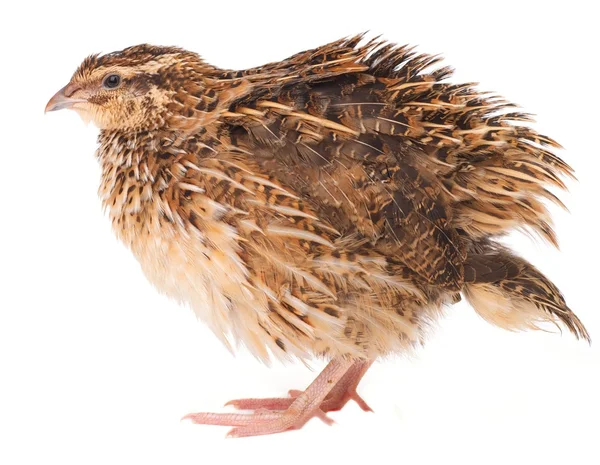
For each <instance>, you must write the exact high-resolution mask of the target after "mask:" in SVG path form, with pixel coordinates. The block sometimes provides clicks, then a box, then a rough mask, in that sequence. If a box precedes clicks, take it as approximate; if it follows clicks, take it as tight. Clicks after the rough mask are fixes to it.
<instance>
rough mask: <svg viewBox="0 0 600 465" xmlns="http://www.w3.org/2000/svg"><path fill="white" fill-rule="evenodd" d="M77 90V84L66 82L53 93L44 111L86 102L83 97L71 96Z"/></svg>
mask: <svg viewBox="0 0 600 465" xmlns="http://www.w3.org/2000/svg"><path fill="white" fill-rule="evenodd" d="M77 90H79V86H77V85H74V84H67V85H66V86H65V87H63V88H62V89H60V90H59V91H58V92H57V93H56V94H54V96H53V97H52V98H51V99H50V100H48V103H47V104H46V109H45V110H44V113H48V112H49V111H55V110H62V109H63V108H71V107H72V106H73V105H75V104H76V103H82V102H87V100H85V99H81V98H72V97H71V96H72V95H73V94H74V93H75V92H76V91H77Z"/></svg>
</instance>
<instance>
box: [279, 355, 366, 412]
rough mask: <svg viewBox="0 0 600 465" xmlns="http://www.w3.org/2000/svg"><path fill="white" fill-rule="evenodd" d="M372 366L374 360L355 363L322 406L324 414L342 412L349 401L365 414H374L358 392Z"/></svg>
mask: <svg viewBox="0 0 600 465" xmlns="http://www.w3.org/2000/svg"><path fill="white" fill-rule="evenodd" d="M372 364H373V360H359V361H356V362H354V365H352V366H351V367H350V369H349V370H348V371H347V372H346V374H345V375H344V377H343V378H342V379H341V380H340V381H339V382H338V383H337V384H336V385H335V387H334V388H333V389H332V390H331V391H330V392H329V395H328V396H327V397H326V398H325V401H324V402H323V403H322V404H321V410H323V412H331V411H334V410H341V409H342V407H344V405H346V404H347V403H348V401H349V400H353V401H354V402H356V403H357V404H358V406H359V407H360V408H361V409H363V410H364V411H365V412H372V411H373V409H372V408H371V407H369V406H368V405H367V403H366V402H365V401H364V400H363V399H362V397H360V396H359V395H358V393H357V392H356V388H357V386H358V383H359V382H360V380H361V379H362V377H363V376H364V375H365V373H366V372H367V370H368V369H369V367H370V366H371V365H372ZM290 394H291V393H290Z"/></svg>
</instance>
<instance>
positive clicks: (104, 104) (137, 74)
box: [46, 45, 210, 130]
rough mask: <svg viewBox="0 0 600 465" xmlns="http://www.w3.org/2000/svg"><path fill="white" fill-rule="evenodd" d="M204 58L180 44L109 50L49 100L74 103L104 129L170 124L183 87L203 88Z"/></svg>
mask: <svg viewBox="0 0 600 465" xmlns="http://www.w3.org/2000/svg"><path fill="white" fill-rule="evenodd" d="M209 70H210V67H209V66H208V65H206V64H205V63H204V62H203V61H202V60H201V59H200V57H199V56H198V55H197V54H195V53H192V52H188V51H185V50H183V49H180V48H175V47H155V46H151V45H137V46H134V47H129V48H126V49H124V50H122V51H120V52H114V53H110V54H107V55H102V56H99V55H92V56H89V57H88V58H86V59H85V60H84V61H83V63H81V65H80V66H79V68H78V69H77V71H75V74H73V77H72V78H71V80H70V81H69V83H68V84H67V85H66V86H65V87H63V88H62V89H60V90H59V91H58V92H57V93H56V94H55V95H54V96H53V97H52V98H51V99H50V101H49V102H48V104H47V105H46V111H54V110H60V109H63V108H70V109H73V110H75V111H76V112H77V113H79V115H80V116H81V117H82V118H83V119H84V120H85V121H92V122H93V123H94V124H95V125H96V126H98V127H99V128H100V129H108V130H114V129H124V130H128V129H132V130H136V129H154V128H159V127H161V126H163V125H165V124H166V121H167V120H168V119H169V117H170V115H172V114H173V113H175V112H177V111H178V109H180V108H179V107H181V105H179V104H178V102H177V94H178V92H180V91H182V90H183V87H186V86H189V85H190V83H191V84H192V85H194V86H195V87H196V89H195V90H196V91H200V92H201V91H202V89H201V87H202V76H203V72H205V71H209Z"/></svg>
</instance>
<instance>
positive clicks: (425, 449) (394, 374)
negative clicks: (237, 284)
mask: <svg viewBox="0 0 600 465" xmlns="http://www.w3.org/2000/svg"><path fill="white" fill-rule="evenodd" d="M207 3H208V4H204V2H201V1H195V2H185V3H184V2H177V1H173V0H171V1H168V2H165V1H161V2H157V3H153V2H149V1H146V2H143V3H140V4H139V5H137V6H130V5H129V4H126V3H125V2H111V1H108V0H102V1H96V2H72V3H71V2H60V1H57V0H55V1H52V2H46V3H43V4H41V3H40V4H39V5H35V4H34V5H32V4H29V5H24V4H23V6H15V5H16V2H13V3H11V4H9V5H10V6H3V13H2V16H3V23H4V24H3V27H2V30H1V32H0V34H2V38H1V39H2V40H1V44H2V54H1V59H2V71H1V73H0V79H1V80H2V85H1V87H0V89H1V90H0V92H1V93H2V98H1V100H0V105H1V112H0V118H1V119H2V122H1V126H0V127H1V131H2V132H1V135H2V137H1V139H0V141H1V145H0V202H1V214H0V235H1V236H2V237H1V241H0V253H1V257H0V267H1V268H0V274H1V279H0V286H1V291H0V463H2V464H6V465H13V464H41V463H60V464H203V463H210V464H229V463H232V464H234V463H235V464H238V463H239V464H241V463H245V464H253V463H260V464H282V463H285V464H307V463H313V464H321V463H338V462H339V463H344V464H359V463H360V464H364V463H377V464H438V463H445V464H454V463H460V464H463V465H464V464H481V463H485V464H496V463H498V464H500V463H511V464H538V463H539V464H566V463H568V464H596V465H597V464H599V463H600V444H599V442H600V424H599V421H600V420H599V419H600V405H599V397H600V353H599V350H598V344H596V345H595V346H592V348H590V347H588V346H586V345H585V344H584V343H581V342H579V343H578V342H576V341H575V340H574V338H573V337H572V336H571V335H570V334H567V333H565V334H563V337H561V336H560V335H557V334H545V333H519V334H515V333H509V332H505V331H502V330H500V329H496V328H494V327H491V326H489V325H488V324H487V323H485V322H484V321H483V320H481V319H480V318H479V317H478V316H477V315H476V314H475V313H474V312H473V311H472V310H471V309H470V308H469V307H468V305H467V304H465V303H461V304H460V305H457V306H455V307H453V308H451V309H450V311H449V312H448V317H447V318H446V319H445V320H443V321H442V322H441V323H440V325H439V329H438V330H437V332H436V333H435V335H434V337H433V338H432V339H431V341H430V342H429V344H428V345H427V346H426V347H425V348H424V349H423V350H421V351H420V352H419V353H418V356H417V357H413V358H410V359H409V358H406V357H404V358H403V357H398V358H396V359H390V360H383V361H380V362H379V363H377V364H376V365H375V366H374V367H373V368H372V369H371V370H370V371H369V373H368V374H367V376H366V378H365V380H364V382H363V383H362V384H361V386H360V392H361V394H362V395H363V397H364V398H365V399H366V400H367V401H368V402H369V403H370V404H371V406H372V407H373V408H374V410H375V413H370V414H368V413H363V412H362V411H360V410H359V409H358V407H356V406H355V405H354V404H352V405H349V406H348V407H347V408H346V409H345V410H344V411H342V412H339V413H335V414H333V417H334V418H335V420H336V422H337V423H336V425H334V426H333V427H327V426H325V425H324V424H322V423H321V422H319V421H318V420H315V421H311V422H310V423H309V424H308V425H307V426H306V427H305V428H304V429H303V430H301V431H297V432H290V433H285V434H282V435H277V436H272V437H260V438H251V439H241V440H232V439H225V434H226V431H227V429H226V428H221V427H208V426H197V425H191V424H188V423H185V422H180V421H179V419H180V417H181V416H183V415H184V414H186V413H188V412H191V411H202V410H209V411H210V410H216V411H224V410H222V405H223V403H224V402H225V401H227V400H229V399H231V398H236V397H243V396H273V395H283V394H285V393H286V392H287V389H289V388H302V387H304V386H305V385H307V384H308V383H309V382H310V381H311V379H312V378H313V377H314V376H315V374H316V373H314V372H311V371H309V370H308V369H307V368H305V367H304V366H302V365H300V364H298V365H295V366H293V365H291V366H281V365H276V366H273V367H271V368H267V367H264V366H262V365H260V364H259V363H258V362H256V361H254V360H253V359H251V358H250V357H249V356H248V355H247V354H245V353H241V354H238V355H237V356H236V357H235V358H234V357H232V356H231V355H230V354H229V353H228V352H227V351H226V350H225V349H224V348H223V347H222V346H221V345H220V343H218V342H217V340H216V338H215V337H214V336H213V335H212V334H211V333H209V331H208V330H207V329H206V328H205V327H204V326H203V325H202V324H201V323H198V322H197V321H196V319H195V317H194V316H193V314H192V312H191V311H190V310H188V309H185V308H181V307H178V306H177V305H176V304H175V303H173V302H171V301H169V300H167V299H166V298H164V297H161V296H159V295H158V294H157V293H156V292H155V291H154V290H153V289H152V287H151V286H150V285H149V284H148V283H147V282H146V281H145V279H144V278H143V276H142V274H141V272H140V270H139V269H138V265H137V263H136V262H135V261H134V259H133V257H132V256H130V254H129V253H128V251H127V250H125V248H124V247H123V246H121V245H120V244H118V243H117V241H116V240H115V239H114V238H113V236H112V233H111V231H110V227H109V224H108V221H107V220H106V218H104V217H103V215H102V213H101V210H100V204H99V201H98V200H97V198H96V189H97V184H98V180H99V169H98V166H97V164H96V160H95V158H94V156H93V152H94V149H95V137H96V130H95V129H94V128H93V127H87V128H86V127H84V126H83V125H82V124H81V122H80V121H79V119H78V117H77V116H76V115H75V114H72V113H69V112H66V111H65V112H59V113H52V114H49V115H46V116H44V115H43V108H44V106H45V104H46V102H47V100H48V99H49V98H50V97H51V96H52V95H53V94H54V92H55V91H56V90H58V89H59V88H60V87H62V86H63V85H65V84H66V82H67V81H68V79H69V78H70V76H71V73H72V72H73V71H74V69H75V67H76V66H77V65H78V64H79V63H80V61H81V60H82V59H83V58H84V57H85V56H86V55H88V54H90V53H92V52H99V51H104V52H109V51H112V50H118V49H121V48H124V47H126V46H128V45H133V44H137V43H141V42H150V43H155V44H162V45H179V46H183V47H186V48H189V49H192V50H195V51H198V52H200V53H201V54H202V55H203V56H204V57H205V58H206V59H207V60H208V61H209V62H211V63H213V64H216V65H219V66H222V67H227V68H243V67H249V66H256V65H259V64H262V63H264V62H267V61H273V60H280V59H283V58H285V57H287V56H289V55H292V54H293V53H295V52H297V51H300V50H304V49H307V48H312V47H315V46H318V45H320V44H323V43H326V42H328V41H332V40H335V39H337V38H339V37H342V36H345V35H350V34H354V33H356V32H360V31H364V30H367V29H369V30H371V31H372V33H373V34H379V33H381V34H384V37H385V38H387V39H389V40H391V41H394V42H399V43H407V42H410V43H412V44H416V45H419V50H421V51H424V52H428V53H443V54H444V55H445V57H446V62H447V63H450V64H452V65H453V66H455V67H456V69H457V72H456V75H455V78H454V80H455V81H479V82H480V83H481V88H483V89H486V90H495V91H497V92H499V93H501V94H503V95H505V96H506V97H508V98H509V99H510V100H513V101H515V102H517V103H519V104H520V105H522V106H523V107H524V108H525V109H526V110H529V111H531V112H533V113H535V114H537V115H538V118H537V119H538V122H539V124H538V126H537V128H539V130H540V131H541V132H542V133H547V134H549V135H551V136H552V137H554V138H556V139H557V140H558V141H560V142H561V143H562V144H563V145H564V146H565V147H566V151H565V152H564V153H563V154H562V155H563V157H564V158H565V160H566V161H568V162H569V163H571V164H572V165H573V167H574V168H575V170H576V173H577V175H578V177H579V182H578V183H571V184H570V189H571V193H570V194H566V195H564V196H563V199H564V200H565V202H566V203H567V205H568V206H569V208H570V210H571V213H570V214H567V213H565V212H561V211H558V210H556V211H555V218H556V227H557V231H558V234H559V237H560V242H561V249H562V250H561V252H558V251H556V250H553V249H552V248H550V247H549V246H546V245H544V244H538V243H532V242H530V241H529V240H528V239H526V238H524V237H520V236H515V237H514V238H512V239H511V243H512V244H514V245H515V247H516V249H517V250H518V252H519V253H521V254H522V255H524V256H525V257H527V258H528V259H530V260H531V261H532V262H533V263H535V264H536V265H537V266H538V267H539V268H540V269H541V270H542V271H544V272H545V273H547V274H548V275H549V276H550V277H551V278H552V279H553V280H554V281H555V282H556V283H557V284H558V285H559V286H560V288H561V289H562V290H563V292H564V294H565V295H566V297H567V300H568V302H569V304H570V305H571V307H572V308H573V309H574V310H575V311H576V312H577V314H578V315H579V316H580V317H581V319H582V320H583V321H584V323H585V324H586V325H587V327H588V329H589V331H590V333H591V335H592V338H595V339H596V341H600V309H599V308H598V306H599V305H598V299H597V295H598V286H599V283H598V263H599V258H600V256H599V252H598V240H599V237H598V236H599V230H598V227H597V225H598V223H597V220H598V212H597V209H598V203H599V202H598V201H599V192H600V191H599V181H598V176H599V173H600V171H599V169H600V162H599V160H600V153H599V151H600V150H599V146H600V144H599V134H600V133H599V129H598V127H599V126H598V125H599V121H598V109H599V107H600V99H599V95H600V92H599V91H598V86H599V85H600V84H599V82H600V78H599V76H598V69H599V68H598V56H599V52H598V45H600V40H599V36H598V32H597V30H598V29H597V28H598V24H597V18H598V16H597V14H595V13H594V12H593V11H592V7H591V6H590V7H588V6H586V5H587V4H588V3H589V5H593V3H594V2H585V3H584V2H581V3H578V2H574V1H568V2H557V3H558V4H559V5H560V6H557V5H553V4H552V3H551V2H543V3H542V2H524V1H521V2H514V3H513V2H507V1H502V2H472V3H470V4H461V5H460V6H458V5H457V2H452V1H440V2H437V1H431V0H430V1H427V2H418V1H415V0H412V1H410V2H402V1H396V2H389V3H386V2H377V1H366V2H365V1H363V2H360V3H357V4H353V3H351V2H348V1H339V2H335V4H334V3H326V2H324V1H320V2H309V1H291V2H283V1H282V2H276V3H275V2H274V3H273V4H266V3H265V2H259V1H249V2H207ZM186 4H187V5H186ZM11 9H12V10H11ZM315 368H317V369H320V368H321V366H320V365H319V364H318V363H316V364H315Z"/></svg>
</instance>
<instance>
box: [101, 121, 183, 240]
mask: <svg viewBox="0 0 600 465" xmlns="http://www.w3.org/2000/svg"><path fill="white" fill-rule="evenodd" d="M174 139H175V135H174V134H173V133H168V132H166V131H160V130H156V131H136V132H133V131H132V132H123V131H107V130H104V131H101V133H100V136H99V139H98V141H99V147H98V150H97V152H96V153H97V157H98V161H99V163H100V167H101V170H102V177H101V182H100V188H99V190H98V193H99V196H100V199H101V200H102V204H103V207H104V208H105V209H106V210H107V211H108V213H109V217H110V219H111V222H112V225H113V229H114V230H115V232H116V233H117V236H118V237H119V238H120V239H121V240H123V242H125V243H126V244H127V245H128V246H130V247H132V246H133V241H134V240H135V237H136V236H139V235H141V234H145V233H147V232H148V228H149V225H151V224H152V223H153V222H156V223H158V222H159V221H158V220H159V216H160V211H158V210H159V209H158V208H157V204H158V202H157V201H156V200H157V198H162V197H163V196H164V191H165V190H166V189H167V188H168V187H169V186H170V185H171V183H172V182H173V181H175V180H174V179H173V173H172V170H171V169H169V168H170V167H171V165H172V164H173V163H174V161H175V156H174V154H173V150H174V149H173V148H172V144H173V140H174Z"/></svg>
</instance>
